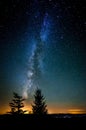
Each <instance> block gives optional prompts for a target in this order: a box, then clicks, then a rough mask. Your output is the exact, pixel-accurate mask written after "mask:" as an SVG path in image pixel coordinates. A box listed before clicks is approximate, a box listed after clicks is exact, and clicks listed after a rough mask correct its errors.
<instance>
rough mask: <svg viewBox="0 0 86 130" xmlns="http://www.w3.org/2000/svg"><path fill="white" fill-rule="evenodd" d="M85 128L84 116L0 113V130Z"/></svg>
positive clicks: (85, 117)
mask: <svg viewBox="0 0 86 130" xmlns="http://www.w3.org/2000/svg"><path fill="white" fill-rule="evenodd" d="M4 129H5V130H6V129H8V130H11V129H12V130H21V129H24V130H25V129H27V130H33V129H36V130H43V129H44V130H64V129H65V130H67V129H68V130H74V129H76V130H77V129H81V130H86V116H72V117H71V116H68V115H65V116H58V115H47V116H36V115H21V116H18V115H17V116H12V115H0V130H4Z"/></svg>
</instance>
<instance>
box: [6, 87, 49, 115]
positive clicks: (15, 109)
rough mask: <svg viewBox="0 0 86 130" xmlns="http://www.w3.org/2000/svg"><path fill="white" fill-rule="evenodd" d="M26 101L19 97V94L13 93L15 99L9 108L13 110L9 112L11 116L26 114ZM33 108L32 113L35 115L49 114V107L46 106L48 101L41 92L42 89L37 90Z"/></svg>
mask: <svg viewBox="0 0 86 130" xmlns="http://www.w3.org/2000/svg"><path fill="white" fill-rule="evenodd" d="M24 101H25V99H24V98H23V97H22V96H20V95H18V94H17V93H15V92H14V93H13V99H12V101H11V102H10V103H9V106H10V108H11V111H10V112H8V113H10V114H18V115H20V114H24V113H25V112H26V110H25V111H24V110H23V107H24ZM31 106H32V113H33V114H39V115H40V114H47V105H46V101H45V98H44V96H43V94H42V92H41V89H38V88H37V89H36V91H35V93H34V101H33V104H32V105H31Z"/></svg>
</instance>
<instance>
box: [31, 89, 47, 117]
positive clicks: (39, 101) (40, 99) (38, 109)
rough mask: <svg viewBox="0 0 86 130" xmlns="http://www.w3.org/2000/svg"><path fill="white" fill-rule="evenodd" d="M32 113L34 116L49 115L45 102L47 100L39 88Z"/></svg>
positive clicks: (35, 95)
mask: <svg viewBox="0 0 86 130" xmlns="http://www.w3.org/2000/svg"><path fill="white" fill-rule="evenodd" d="M32 112H33V114H39V115H40V114H47V105H46V102H45V98H44V96H43V95H42V92H41V90H40V89H38V88H37V90H36V91H35V94H34V101H33V104H32Z"/></svg>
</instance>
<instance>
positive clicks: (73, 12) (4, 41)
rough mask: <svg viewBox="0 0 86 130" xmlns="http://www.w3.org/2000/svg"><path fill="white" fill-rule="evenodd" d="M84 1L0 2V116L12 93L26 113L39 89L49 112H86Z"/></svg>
mask: <svg viewBox="0 0 86 130" xmlns="http://www.w3.org/2000/svg"><path fill="white" fill-rule="evenodd" d="M85 12H86V5H85V0H56V1H55V0H22V1H21V0H11V1H8V0H7V1H4V0H1V1H0V15H1V16H0V113H5V112H7V110H8V108H9V102H10V101H11V99H12V96H13V92H14V91H15V92H18V93H19V94H21V95H22V96H24V97H25V98H26V99H27V101H26V103H25V105H26V107H27V109H28V110H30V104H31V102H32V99H33V93H34V90H35V89H36V88H37V87H38V88H40V89H41V90H42V93H43V95H44V96H45V98H46V103H47V106H48V111H49V113H59V112H61V113H83V112H86V45H85V44H86V36H85V33H86V17H85Z"/></svg>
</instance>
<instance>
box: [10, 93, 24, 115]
mask: <svg viewBox="0 0 86 130" xmlns="http://www.w3.org/2000/svg"><path fill="white" fill-rule="evenodd" d="M24 100H25V99H24V98H22V96H19V95H18V94H17V93H15V92H14V93H13V99H12V102H11V103H9V106H10V108H11V111H10V112H9V113H10V114H24V113H25V112H26V111H23V110H22V108H23V107H24V103H23V101H24Z"/></svg>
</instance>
